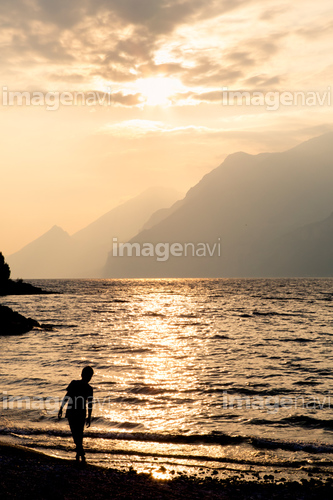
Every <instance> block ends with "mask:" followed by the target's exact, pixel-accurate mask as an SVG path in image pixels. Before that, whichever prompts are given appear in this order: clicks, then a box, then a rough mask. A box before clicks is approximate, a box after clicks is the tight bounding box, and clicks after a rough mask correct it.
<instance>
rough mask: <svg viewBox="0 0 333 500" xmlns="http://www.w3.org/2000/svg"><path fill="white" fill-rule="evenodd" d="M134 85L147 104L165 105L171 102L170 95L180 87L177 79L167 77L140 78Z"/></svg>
mask: <svg viewBox="0 0 333 500" xmlns="http://www.w3.org/2000/svg"><path fill="white" fill-rule="evenodd" d="M135 86H136V88H137V89H138V91H139V92H141V94H142V95H143V97H144V98H145V104H147V105H148V106H167V105H169V104H171V101H170V97H171V96H172V95H173V94H175V93H176V92H179V91H180V90H181V89H182V85H181V83H180V81H179V80H177V79H176V78H168V77H152V78H140V79H139V80H137V81H136V84H135Z"/></svg>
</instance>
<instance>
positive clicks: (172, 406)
mask: <svg viewBox="0 0 333 500" xmlns="http://www.w3.org/2000/svg"><path fill="white" fill-rule="evenodd" d="M31 283H33V284H36V285H38V286H41V287H42V288H44V289H46V290H54V291H56V292H61V293H59V294H53V295H41V296H38V295H35V296H8V297H4V298H2V301H1V302H2V304H4V305H8V306H10V307H13V309H15V310H16V311H18V312H20V313H22V314H24V315H25V316H31V317H33V318H35V319H37V320H38V321H39V322H40V323H43V324H47V325H50V326H49V327H48V328H43V329H41V330H34V331H32V332H29V333H27V334H25V335H22V336H17V337H2V338H1V368H0V382H1V383H0V389H1V394H0V415H1V423H0V440H1V441H2V442H14V443H17V444H22V445H24V446H29V447H32V448H35V449H38V450H43V452H45V453H48V454H51V455H57V456H61V457H64V458H73V456H74V451H73V450H74V445H73V443H72V440H71V436H70V433H69V429H68V425H67V421H66V420H65V419H62V420H61V421H60V422H59V421H58V420H57V412H58V408H59V400H60V399H61V398H62V397H63V395H64V394H65V389H66V387H67V385H68V384H69V382H70V381H71V380H72V379H77V378H80V372H81V370H82V367H83V366H85V365H91V366H92V367H93V368H94V370H95V375H94V377H93V379H92V381H91V385H92V386H93V388H94V397H95V404H94V411H93V416H94V419H93V422H92V426H91V427H90V428H89V429H87V430H86V432H85V441H84V444H85V448H86V451H87V457H88V460H89V461H90V462H93V463H97V464H100V465H103V466H106V467H119V468H122V467H123V468H128V467H129V466H132V467H134V469H136V470H138V471H149V472H152V473H153V475H155V476H156V477H171V476H172V475H173V474H177V473H180V472H183V471H185V472H190V473H197V474H203V475H205V474H211V473H213V474H217V475H219V476H221V477H225V476H227V475H230V474H233V473H239V474H241V473H244V474H252V475H253V476H254V477H256V475H257V476H258V474H259V475H262V474H264V473H265V474H269V473H274V474H275V477H284V478H290V477H295V476H296V477H298V478H300V477H303V476H304V477H306V476H307V474H310V475H311V474H312V476H314V477H317V476H318V477H320V476H321V475H322V474H329V473H331V472H332V468H333V461H332V459H333V455H332V453H333V419H332V407H333V397H332V398H331V389H332V381H333V363H332V346H333V301H332V297H333V279H332V278H331V279H172V280H167V279H165V280H33V281H31ZM13 397H14V398H15V399H14V400H12V399H11V398H13ZM20 398H23V399H22V400H21V401H19V399H20Z"/></svg>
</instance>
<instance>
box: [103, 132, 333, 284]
mask: <svg viewBox="0 0 333 500" xmlns="http://www.w3.org/2000/svg"><path fill="white" fill-rule="evenodd" d="M332 158H333V133H331V132H330V133H327V134H324V135H322V136H319V137H316V138H313V139H310V140H308V141H306V142H303V143H301V144H300V145H298V146H296V147H294V148H292V149H290V150H288V151H285V152H281V153H263V154H258V155H250V154H247V153H243V152H239V153H235V154H232V155H230V156H228V157H227V158H226V159H225V161H224V162H223V163H222V164H221V165H220V166H219V167H217V168H216V169H214V170H213V171H211V172H210V173H208V174H207V175H205V176H204V177H203V179H202V180H201V181H200V182H199V183H198V184H197V185H196V186H194V187H193V188H192V189H190V190H189V192H188V193H187V195H186V196H185V198H184V199H183V200H181V201H178V202H177V203H176V204H174V205H173V206H172V207H171V208H170V209H166V210H160V211H159V212H158V213H157V214H154V215H153V216H152V217H151V219H150V221H148V222H147V224H145V226H144V228H143V230H142V231H140V232H139V233H138V234H137V235H136V236H135V237H134V238H132V239H131V240H130V241H129V243H130V244H132V256H127V253H128V249H125V248H124V249H123V253H124V256H119V253H120V252H119V249H117V254H118V255H117V256H115V251H114V250H112V251H110V253H109V257H108V260H107V263H106V265H105V267H104V273H103V275H104V277H107V278H142V277H260V276H267V277H269V276H272V277H274V276H333V258H332V257H333V232H332V231H333V215H332V212H333V165H332ZM218 242H219V243H220V255H218V252H217V251H216V252H215V253H214V254H213V255H212V256H211V255H209V253H208V251H206V255H204V252H203V251H202V249H203V247H200V248H201V254H200V252H198V253H197V254H196V250H197V248H199V246H200V243H201V244H202V243H203V244H205V245H209V248H210V249H212V248H213V247H214V244H217V243H218ZM163 243H164V244H166V245H167V246H168V247H169V253H170V248H171V245H173V244H177V245H178V246H177V248H178V251H177V252H176V253H177V255H171V254H170V255H167V252H166V249H167V247H166V246H164V247H163V245H162V244H163ZM133 244H135V245H133ZM186 244H187V249H188V252H187V255H186V256H185V254H184V248H185V245H186ZM191 244H192V246H190V245H191ZM149 248H150V250H149ZM181 248H183V252H181V250H179V249H181ZM193 248H194V250H193ZM143 249H146V250H144V251H143ZM155 250H156V251H155ZM163 251H164V259H163V258H160V259H158V258H157V253H158V252H159V255H160V256H161V255H162V254H163ZM137 253H139V254H140V255H138V256H137ZM143 254H144V256H143ZM166 257H167V258H166Z"/></svg>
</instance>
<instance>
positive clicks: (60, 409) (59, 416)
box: [58, 392, 69, 420]
mask: <svg viewBox="0 0 333 500" xmlns="http://www.w3.org/2000/svg"><path fill="white" fill-rule="evenodd" d="M68 399H69V395H68V392H67V393H66V395H65V396H64V397H63V400H62V401H61V405H60V408H59V412H58V419H59V420H60V419H61V417H62V409H63V407H64V406H65V404H66V403H67V401H68Z"/></svg>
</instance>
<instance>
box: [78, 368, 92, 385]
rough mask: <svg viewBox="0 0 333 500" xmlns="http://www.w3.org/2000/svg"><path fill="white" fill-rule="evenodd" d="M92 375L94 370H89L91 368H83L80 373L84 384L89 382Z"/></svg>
mask: <svg viewBox="0 0 333 500" xmlns="http://www.w3.org/2000/svg"><path fill="white" fill-rule="evenodd" d="M93 374H94V370H93V369H92V368H91V366H85V367H84V368H83V370H82V373H81V378H82V380H84V382H87V383H88V382H89V381H90V380H91V377H92V376H93Z"/></svg>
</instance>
